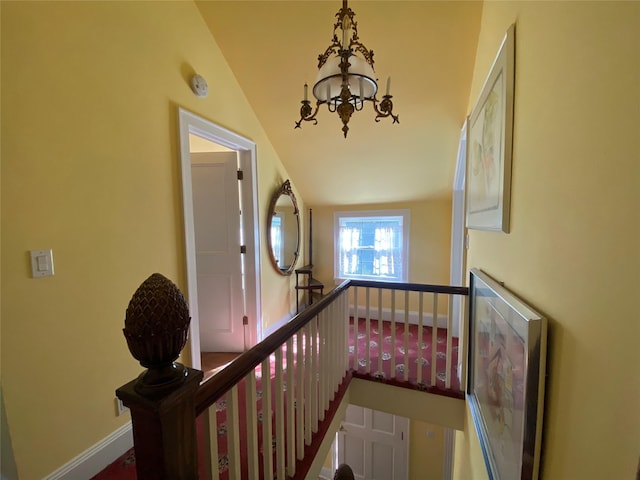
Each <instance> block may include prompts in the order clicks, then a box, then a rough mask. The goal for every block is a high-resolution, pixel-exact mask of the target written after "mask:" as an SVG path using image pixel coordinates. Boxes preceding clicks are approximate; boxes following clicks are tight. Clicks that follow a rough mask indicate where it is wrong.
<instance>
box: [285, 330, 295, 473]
mask: <svg viewBox="0 0 640 480" xmlns="http://www.w3.org/2000/svg"><path fill="white" fill-rule="evenodd" d="M294 369H295V366H294V364H293V337H291V338H289V339H288V340H287V401H286V407H287V414H286V416H285V418H286V422H287V436H286V439H287V475H290V476H292V477H293V476H294V475H295V474H296V437H295V435H296V432H295V409H294V400H295V397H294V393H295V384H294V377H293V371H294Z"/></svg>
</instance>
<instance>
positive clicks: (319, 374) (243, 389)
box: [116, 274, 468, 480]
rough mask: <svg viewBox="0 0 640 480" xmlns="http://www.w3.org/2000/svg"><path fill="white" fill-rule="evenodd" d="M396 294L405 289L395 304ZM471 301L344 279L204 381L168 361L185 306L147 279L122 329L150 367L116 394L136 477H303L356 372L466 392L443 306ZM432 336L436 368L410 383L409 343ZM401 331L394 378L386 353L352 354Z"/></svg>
mask: <svg viewBox="0 0 640 480" xmlns="http://www.w3.org/2000/svg"><path fill="white" fill-rule="evenodd" d="M351 287H352V288H351ZM397 292H404V293H403V294H402V295H401V299H400V300H399V301H398V300H397V299H396V294H397ZM372 293H373V296H372ZM467 294H468V291H467V289H466V288H464V287H449V286H438V285H417V284H398V283H380V282H364V281H355V280H349V281H345V282H343V283H342V284H341V285H339V286H338V287H336V288H335V289H334V290H332V291H331V292H329V293H328V294H327V295H326V296H324V297H323V298H322V299H321V300H319V301H318V302H315V303H313V304H312V305H311V306H309V307H308V308H306V309H305V310H303V311H302V312H300V313H299V314H297V315H296V316H295V317H293V318H292V319H291V321H290V322H289V323H287V324H286V325H284V326H283V327H281V328H280V329H278V330H277V331H276V332H274V333H273V334H271V335H270V336H269V337H267V338H265V339H264V340H263V341H262V342H260V343H259V344H257V345H255V346H254V347H253V348H251V349H250V350H248V351H247V352H245V353H244V354H242V355H240V356H239V357H238V358H237V359H236V360H235V361H233V362H232V363H231V364H230V365H229V366H227V367H226V368H224V369H223V370H221V371H220V372H218V373H217V374H216V375H214V376H213V377H211V378H209V379H207V380H206V381H204V382H202V378H203V372H201V371H198V370H193V369H190V368H188V367H184V366H182V365H180V364H178V363H175V360H176V359H177V358H178V355H179V353H180V351H181V350H182V348H183V347H184V345H185V342H186V335H187V329H188V320H189V319H188V310H187V306H186V302H185V301H184V298H183V297H182V294H181V293H180V292H179V290H178V289H177V287H176V286H175V285H173V284H172V283H171V282H170V281H169V280H167V279H165V278H164V277H162V276H161V275H159V274H154V275H152V276H151V277H150V278H149V279H147V281H145V282H144V283H143V284H142V285H141V286H140V288H139V289H138V291H136V293H135V294H134V297H133V298H132V300H131V303H130V304H129V308H128V309H127V318H126V320H125V329H124V333H125V337H126V338H127V343H128V345H129V348H130V350H131V353H132V355H133V356H134V357H135V358H136V359H138V360H139V361H140V363H141V364H142V365H143V366H145V367H147V369H148V370H146V371H145V372H144V373H143V374H142V375H141V376H140V377H139V378H138V379H136V380H133V381H131V382H129V383H127V384H126V385H123V386H122V387H120V388H119V389H118V390H117V391H116V394H117V396H118V398H120V399H121V400H122V401H123V403H124V404H125V405H126V406H127V407H129V409H130V410H131V419H132V424H133V436H134V443H135V450H136V469H137V474H138V476H137V478H138V480H151V479H153V480H162V479H176V478H180V479H185V480H190V479H196V478H198V477H199V475H200V476H201V477H211V478H214V479H219V478H228V479H230V480H235V479H247V478H250V479H261V480H262V479H265V480H273V479H274V478H278V479H284V478H290V479H297V478H300V479H302V478H305V476H306V474H307V472H308V471H309V469H310V467H311V463H312V461H313V459H314V457H315V456H316V453H317V452H318V450H319V448H320V444H321V443H322V440H323V438H324V436H325V434H326V433H327V431H328V428H329V425H330V424H331V422H332V420H333V416H334V414H335V412H336V410H337V407H338V406H339V404H340V402H341V401H342V397H343V395H344V393H345V391H346V389H347V387H348V384H349V382H350V379H351V376H352V375H354V376H360V377H362V378H371V379H374V380H376V381H387V382H389V383H392V384H396V385H398V386H409V387H410V388H418V389H421V390H426V391H428V392H431V393H439V394H444V395H453V396H460V395H463V394H462V392H463V390H462V388H463V387H464V382H463V379H464V374H462V378H459V379H458V380H457V383H456V382H455V381H454V373H452V372H454V371H455V365H454V364H455V362H456V360H455V357H454V355H453V354H454V351H455V350H457V358H458V359H464V358H465V357H464V355H465V353H464V342H463V341H462V340H458V338H459V337H456V336H454V334H453V330H454V328H453V327H454V319H453V318H452V313H451V312H452V308H451V304H452V303H451V302H452V301H451V298H452V297H454V296H462V297H464V296H465V295H467ZM425 295H427V297H428V298H427V299H426V300H425V298H424V296H425ZM413 297H415V298H413ZM441 297H444V298H446V301H440V298H441ZM387 305H389V307H387ZM425 306H426V307H425ZM427 307H429V312H430V313H425V312H426V310H425V308H427ZM384 322H389V324H390V325H391V330H390V335H389V337H390V338H389V339H387V338H386V336H383V327H385V325H386V324H385V323H384ZM376 327H377V330H376ZM428 329H431V334H432V335H431V337H430V338H431V342H432V344H431V345H430V348H431V355H432V356H431V357H430V362H431V365H433V367H432V368H431V369H429V370H428V374H427V375H424V376H422V374H421V373H417V375H418V376H417V377H416V378H411V377H410V376H409V371H410V370H412V369H410V368H409V367H410V365H409V362H410V360H409V356H408V355H407V350H408V348H407V345H408V335H413V334H415V332H418V335H419V338H420V339H422V338H423V337H422V335H423V331H426V330H428ZM398 332H400V333H399V334H400V336H401V340H402V341H403V342H404V352H405V354H403V355H404V356H400V357H398V358H396V355H393V354H392V355H391V357H392V358H393V360H392V363H393V365H392V369H391V370H390V372H394V373H393V374H389V375H388V376H387V378H384V377H383V376H381V373H382V370H383V369H382V368H381V363H382V362H383V361H384V360H383V356H384V353H385V352H384V351H383V349H382V350H380V351H379V356H378V359H377V360H376V363H375V364H374V363H373V361H372V358H370V357H369V349H364V351H361V352H359V351H358V337H359V336H361V335H364V337H365V339H366V343H365V345H369V342H370V341H371V340H373V339H374V338H377V341H378V342H379V345H385V344H386V343H391V344H393V345H395V344H396V341H397V340H398V338H397V337H396V335H397V334H398ZM441 334H442V335H441ZM460 335H462V332H461V333H460ZM350 337H352V338H353V344H350V343H349V338H350ZM425 338H426V337H425ZM387 340H388V342H387ZM456 342H460V343H458V344H457V345H455V343H456ZM419 344H422V342H420V343H419ZM440 344H443V345H440ZM442 347H444V349H443V348H442ZM456 347H458V348H456ZM385 348H386V347H385ZM443 352H444V355H445V357H446V358H445V367H442V359H441V358H440V357H441V356H442V353H443ZM361 354H364V358H363V359H362V358H360V357H361ZM459 361H462V360H459ZM400 365H402V368H398V366H400ZM436 365H440V366H438V367H436ZM462 365H463V366H464V362H463V361H462ZM460 371H461V370H460V369H458V376H460ZM418 372H422V369H418ZM221 412H224V417H225V425H224V427H223V426H222V425H221V424H219V417H220V416H221V415H220V414H221ZM221 432H222V433H223V434H224V435H219V434H220V433H221ZM198 437H200V439H201V441H200V457H201V458H200V463H198V456H199V455H198ZM203 439H204V441H202V440H203ZM219 439H224V440H226V442H225V443H226V448H224V447H225V446H224V445H222V444H219V443H220V442H219ZM204 447H206V451H204V450H203V449H204ZM205 457H206V458H209V461H208V462H207V464H206V465H204V467H205V468H203V458H205ZM203 471H204V473H203Z"/></svg>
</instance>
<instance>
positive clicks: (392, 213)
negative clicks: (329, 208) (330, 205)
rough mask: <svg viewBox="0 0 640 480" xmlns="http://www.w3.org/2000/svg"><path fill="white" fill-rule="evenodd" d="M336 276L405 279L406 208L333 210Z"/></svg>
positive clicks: (387, 279) (388, 279)
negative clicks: (359, 210) (353, 210)
mask: <svg viewBox="0 0 640 480" xmlns="http://www.w3.org/2000/svg"><path fill="white" fill-rule="evenodd" d="M334 234H335V251H334V255H335V277H336V278H338V279H346V278H356V279H360V280H380V281H384V282H406V281H407V279H408V277H409V274H408V267H407V265H408V255H409V211H408V210H386V211H375V212H374V211H362V212H336V213H335V214H334Z"/></svg>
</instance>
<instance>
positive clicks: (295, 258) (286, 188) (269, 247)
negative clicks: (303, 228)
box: [267, 180, 300, 275]
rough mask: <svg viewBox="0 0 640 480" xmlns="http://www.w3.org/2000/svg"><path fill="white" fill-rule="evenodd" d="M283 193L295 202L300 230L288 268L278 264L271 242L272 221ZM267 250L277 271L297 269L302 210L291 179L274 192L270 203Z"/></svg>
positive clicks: (284, 273)
mask: <svg viewBox="0 0 640 480" xmlns="http://www.w3.org/2000/svg"><path fill="white" fill-rule="evenodd" d="M282 195H286V196H288V197H289V198H290V199H291V202H292V203H293V214H294V215H295V217H296V228H297V231H298V238H297V242H296V249H295V252H293V260H292V261H291V264H290V265H289V268H288V269H287V270H283V269H282V268H280V267H279V266H278V262H277V261H276V257H275V255H274V253H273V243H272V242H271V221H272V219H273V216H274V214H275V212H276V204H277V203H278V199H279V198H280V197H281V196H282ZM267 250H269V258H270V259H271V264H272V265H273V268H275V270H276V272H278V273H279V274H280V275H291V273H292V272H293V270H294V269H295V266H296V263H297V262H298V257H299V256H300V210H299V209H298V201H297V200H296V196H295V195H294V194H293V190H292V189H291V183H290V182H289V180H285V181H284V183H283V184H282V185H281V186H280V188H279V189H278V190H276V191H275V192H274V193H273V196H272V197H271V202H270V203H269V211H268V212H267Z"/></svg>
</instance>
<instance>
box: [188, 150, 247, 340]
mask: <svg viewBox="0 0 640 480" xmlns="http://www.w3.org/2000/svg"><path fill="white" fill-rule="evenodd" d="M237 171H238V160H237V153H236V152H208V153H192V154H191V182H192V195H193V219H194V233H195V251H196V272H197V276H196V282H197V292H198V324H199V327H200V350H201V351H202V352H241V351H242V350H244V345H245V339H244V325H243V321H242V318H243V316H244V314H245V312H244V292H243V285H242V268H241V261H242V260H241V253H240V245H241V236H240V197H239V186H238V174H237Z"/></svg>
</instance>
